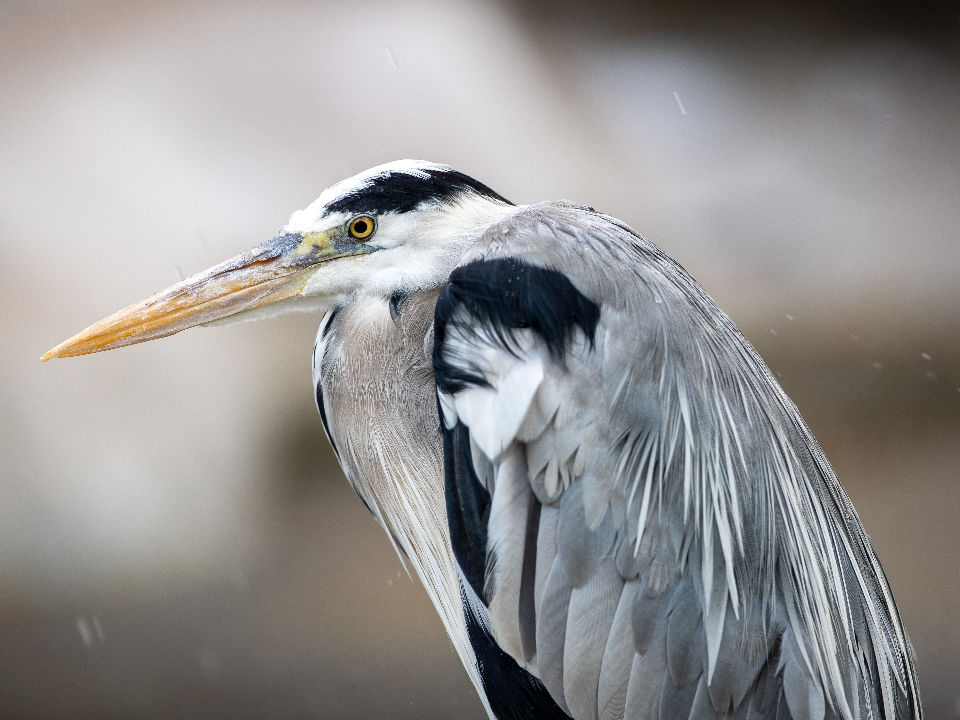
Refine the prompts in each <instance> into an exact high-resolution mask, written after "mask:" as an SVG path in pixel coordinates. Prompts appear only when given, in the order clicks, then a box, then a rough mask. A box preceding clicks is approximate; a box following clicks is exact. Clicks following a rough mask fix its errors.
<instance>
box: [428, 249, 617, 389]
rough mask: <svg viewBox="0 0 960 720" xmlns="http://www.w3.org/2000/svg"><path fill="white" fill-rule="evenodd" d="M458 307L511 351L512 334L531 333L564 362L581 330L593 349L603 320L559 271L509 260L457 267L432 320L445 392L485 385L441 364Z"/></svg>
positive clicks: (437, 369)
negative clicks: (526, 330) (446, 334)
mask: <svg viewBox="0 0 960 720" xmlns="http://www.w3.org/2000/svg"><path fill="white" fill-rule="evenodd" d="M460 308H463V309H465V310H466V311H467V313H469V315H470V316H471V317H473V318H475V319H476V320H478V321H479V322H481V323H486V324H488V325H489V326H490V328H491V329H492V330H493V331H494V333H495V335H496V337H497V338H498V339H499V340H500V341H501V342H502V343H503V346H504V347H505V348H506V349H508V350H511V349H512V348H514V347H515V343H514V341H513V331H514V330H517V329H520V328H532V329H533V330H535V331H536V332H537V333H539V334H540V336H541V337H543V339H544V342H546V344H547V347H548V348H549V350H550V353H551V354H552V355H553V356H554V357H556V358H562V357H563V353H564V351H565V349H566V346H567V343H568V342H569V341H570V339H571V336H572V335H573V331H574V329H575V328H577V327H579V328H580V329H581V330H583V332H584V334H585V335H586V336H587V338H589V340H590V343H591V345H592V344H593V340H594V333H595V331H596V329H597V323H598V322H599V321H600V306H599V305H598V304H597V303H595V302H593V301H592V300H590V299H589V298H588V297H586V296H585V295H584V294H583V293H581V292H580V291H579V290H577V288H575V287H574V285H573V283H572V282H570V280H569V278H567V276H566V275H564V274H563V273H561V272H559V271H557V270H551V269H549V268H543V267H538V266H536V265H531V264H529V263H526V262H524V261H522V260H520V259H518V258H510V257H508V258H497V259H494V260H476V261H474V262H471V263H468V264H467V265H463V266H461V267H458V268H456V269H455V270H454V271H453V272H452V273H451V274H450V278H449V280H447V284H446V285H444V287H443V291H442V292H441V293H440V297H439V299H438V300H437V308H436V312H435V316H434V321H435V324H434V327H435V335H434V338H435V340H434V345H433V368H434V372H435V374H436V378H437V387H439V388H440V390H441V391H443V392H446V393H452V392H457V391H458V390H462V389H463V388H464V387H465V386H467V385H477V384H484V380H483V378H481V377H479V376H478V375H476V374H473V373H471V372H469V371H467V370H464V369H461V368H457V367H453V366H452V365H450V364H449V363H447V362H446V361H444V359H443V355H442V349H443V340H444V330H445V328H446V325H447V323H448V322H449V321H450V320H451V318H452V317H453V315H454V313H455V312H456V311H457V310H458V309H460Z"/></svg>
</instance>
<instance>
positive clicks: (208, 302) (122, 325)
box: [41, 231, 371, 362]
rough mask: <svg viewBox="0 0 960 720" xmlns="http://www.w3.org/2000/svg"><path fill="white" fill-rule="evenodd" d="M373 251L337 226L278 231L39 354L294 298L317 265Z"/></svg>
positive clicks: (141, 336)
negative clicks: (341, 235)
mask: <svg viewBox="0 0 960 720" xmlns="http://www.w3.org/2000/svg"><path fill="white" fill-rule="evenodd" d="M370 251H371V249H369V248H368V247H367V246H365V245H357V244H354V243H348V242H342V241H340V240H339V238H338V237H337V236H336V231H328V232H325V233H305V234H302V235H301V234H299V233H298V234H289V235H279V236H277V237H275V238H273V239H272V240H268V241H267V242H265V243H263V244H262V245H259V246H258V247H255V248H254V249H253V250H249V251H247V252H245V253H243V254H241V255H237V256H236V257H235V258H233V259H231V260H227V261H226V262H225V263H221V264H220V265H217V266H216V267H213V268H210V269H209V270H207V271H206V272H202V273H200V274H198V275H194V276H193V277H191V278H188V279H186V280H184V281H183V282H180V283H178V284H176V285H174V286H173V287H170V288H167V289H166V290H164V291H162V292H159V293H157V294H156V295H153V296H151V297H148V298H147V299H146V300H141V301H140V302H138V303H134V304H133V305H131V306H130V307H127V308H124V309H123V310H121V311H120V312H117V313H114V314H113V315H111V316H110V317H108V318H105V319H103V320H101V321H100V322H98V323H95V324H93V325H91V326H90V327H88V328H87V329H86V330H84V331H83V332H81V333H79V334H78V335H74V336H73V337H72V338H70V339H69V340H67V341H66V342H62V343H60V344H59V345H57V346H56V347H55V348H53V349H52V350H50V351H49V352H48V353H46V354H45V355H44V356H43V357H42V358H41V359H42V360H43V361H44V362H46V361H47V360H49V359H50V358H54V357H72V356H74V355H86V354H88V353H94V352H101V351H103V350H112V349H114V348H118V347H123V346H124V345H133V344H134V343H140V342H146V341H147V340H154V339H156V338H161V337H166V336H167V335H173V334H174V333H178V332H180V331H181V330H186V329H187V328H190V327H194V326H195V325H202V324H203V323H208V322H212V321H214V320H219V319H221V318H225V317H228V316H230V315H235V314H236V313H239V312H244V311H245V310H252V309H253V308H256V307H260V306H261V305H267V304H269V303H275V302H278V301H280V300H286V299H288V298H292V297H296V296H298V295H300V293H301V292H303V288H304V286H305V285H306V284H307V280H309V278H310V276H311V275H312V274H313V273H314V271H315V270H316V266H317V265H318V264H320V263H323V262H328V261H330V260H334V259H336V258H340V257H345V256H347V255H358V254H365V253H367V252H370Z"/></svg>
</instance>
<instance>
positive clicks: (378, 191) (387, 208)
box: [327, 170, 513, 214]
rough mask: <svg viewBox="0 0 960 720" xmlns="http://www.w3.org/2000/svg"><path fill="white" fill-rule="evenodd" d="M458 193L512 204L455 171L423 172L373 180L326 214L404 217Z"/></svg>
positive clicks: (337, 203)
mask: <svg viewBox="0 0 960 720" xmlns="http://www.w3.org/2000/svg"><path fill="white" fill-rule="evenodd" d="M423 175H427V177H423ZM462 192H474V193H476V194H477V195H482V196H484V197H488V198H490V199H492V200H498V201H500V202H503V203H506V204H508V205H512V204H513V203H511V202H510V201H509V200H507V199H506V198H505V197H503V196H502V195H500V194H499V193H496V192H494V191H493V190H491V189H490V188H488V187H487V186H486V185H484V184H483V183H481V182H478V181H477V180H474V179H473V178H472V177H470V176H468V175H464V174H463V173H461V172H457V171H456V170H423V171H419V172H418V174H416V175H412V174H410V173H405V172H392V173H390V174H389V175H384V176H382V177H379V178H376V179H375V180H374V181H373V182H371V183H370V184H369V185H368V186H366V187H364V188H360V189H359V190H357V191H355V192H352V193H350V194H349V195H345V196H344V197H342V198H339V199H338V200H335V201H334V202H332V203H330V205H328V206H327V209H328V212H347V213H371V214H376V213H386V212H398V213H405V212H411V211H413V210H416V209H417V207H418V206H419V205H421V204H422V203H424V202H429V201H431V200H432V201H443V200H448V199H450V198H452V197H453V196H455V195H458V194H459V193H462Z"/></svg>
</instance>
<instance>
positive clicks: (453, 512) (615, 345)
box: [433, 202, 916, 720]
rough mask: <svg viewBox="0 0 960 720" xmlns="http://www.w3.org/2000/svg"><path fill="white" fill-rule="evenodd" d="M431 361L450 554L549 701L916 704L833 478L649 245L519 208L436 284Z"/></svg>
mask: <svg viewBox="0 0 960 720" xmlns="http://www.w3.org/2000/svg"><path fill="white" fill-rule="evenodd" d="M433 361H434V370H435V376H436V382H437V388H438V393H439V403H440V409H441V416H442V417H441V421H442V422H441V424H442V429H443V434H444V451H445V462H446V492H447V509H448V521H449V523H450V529H451V535H452V540H453V546H454V551H455V554H456V555H457V559H458V563H459V564H460V567H461V571H462V572H463V575H464V577H465V579H466V581H467V582H468V584H469V585H470V587H471V589H472V591H473V592H474V593H475V595H476V597H477V598H479V599H480V601H481V602H482V604H483V613H484V614H485V616H486V617H485V620H484V621H485V622H486V623H487V624H488V625H489V627H490V629H491V632H492V635H493V637H494V638H495V639H496V642H497V643H498V644H499V646H500V647H501V648H502V649H503V650H504V651H505V652H506V653H507V654H508V655H509V656H510V657H512V658H513V659H515V660H516V662H517V663H518V664H519V665H520V666H522V667H524V668H526V669H527V670H528V671H529V672H530V673H531V674H532V675H535V676H537V677H538V678H539V679H540V681H542V683H543V684H544V686H545V687H546V689H547V690H548V691H549V693H550V695H551V696H552V697H553V699H554V700H555V701H556V702H557V704H558V705H559V706H560V707H561V708H562V709H564V710H565V711H567V712H568V713H569V714H571V715H572V716H573V717H575V718H578V719H579V718H590V719H591V720H593V718H607V717H610V718H617V717H625V716H631V717H632V716H643V717H647V716H649V717H671V718H672V717H688V716H689V717H702V718H707V717H720V716H725V715H728V714H730V713H736V714H738V715H742V716H743V717H748V716H749V717H771V718H772V717H778V716H786V715H791V716H793V717H794V718H795V719H796V720H801V719H802V720H806V719H807V718H810V719H811V720H822V719H823V718H824V717H831V716H841V715H852V716H862V717H872V716H874V715H877V716H879V714H880V713H881V712H882V708H883V706H884V705H885V706H886V707H888V708H895V709H894V712H892V713H890V714H889V717H908V716H909V714H910V713H912V712H914V710H915V709H916V697H915V687H914V685H913V684H912V683H913V682H915V681H914V680H913V677H912V667H911V663H912V661H911V658H910V657H909V649H908V646H907V643H906V640H905V635H902V626H900V621H899V617H897V615H896V609H895V607H894V606H892V601H889V599H888V597H889V593H888V591H886V592H885V591H884V590H885V580H884V579H883V577H882V571H880V570H879V565H877V564H876V561H875V558H874V557H873V556H872V551H870V550H869V544H868V543H867V544H866V548H867V552H866V555H864V554H863V553H860V554H859V555H858V553H857V551H856V550H855V549H854V550H851V549H850V548H851V547H852V546H856V545H858V543H859V545H863V543H864V542H866V541H865V535H863V531H862V528H860V526H859V521H857V520H856V516H855V514H853V515H852V518H853V519H852V520H850V519H849V517H847V516H845V515H844V511H846V510H847V508H846V507H845V506H843V504H844V502H846V503H847V505H848V504H849V501H846V497H845V495H843V492H842V489H840V488H839V485H838V484H837V483H836V478H835V477H834V476H833V474H832V470H830V468H829V465H828V464H826V461H825V459H823V458H822V453H820V451H819V448H818V447H817V446H816V442H815V441H814V440H813V437H812V435H810V434H809V431H808V430H807V429H806V426H805V425H804V424H803V421H802V419H800V417H799V414H797V413H796V408H795V407H794V406H793V404H792V403H791V402H790V401H789V399H787V398H786V396H785V395H784V394H783V392H782V390H781V389H780V388H779V386H778V385H777V384H776V382H775V381H774V380H773V379H772V376H771V375H770V373H769V371H768V370H767V369H766V367H765V365H764V364H763V363H762V361H761V360H760V358H759V356H757V355H756V353H755V352H754V351H753V348H752V347H751V346H750V344H749V343H748V342H747V341H746V339H745V338H744V337H743V335H742V334H741V333H740V332H739V330H738V329H737V328H736V326H735V325H734V324H733V323H732V322H731V321H730V320H729V318H727V316H726V315H724V314H723V313H722V312H721V311H720V310H719V308H717V306H716V305H715V304H714V303H713V301H712V300H711V299H710V298H709V296H707V294H706V293H705V292H704V291H703V290H702V289H701V288H700V286H699V285H698V284H697V283H696V282H695V281H694V280H693V279H692V278H691V277H690V276H689V275H688V274H687V273H686V272H685V271H684V270H683V268H681V267H680V266H679V265H678V264H677V263H675V262H674V261H673V260H671V259H670V258H669V257H667V256H666V255H665V254H664V253H663V252H662V251H660V249H659V248H657V247H656V246H655V245H653V244H652V243H650V242H648V241H646V240H644V239H643V238H642V237H640V236H639V235H638V234H637V233H635V232H634V231H632V230H631V229H630V228H629V227H627V226H626V225H624V224H623V223H620V222H619V221H617V220H615V219H613V218H610V217H608V216H605V215H603V214H601V213H598V212H596V211H595V210H593V209H591V208H586V207H582V206H577V205H574V204H571V203H565V202H551V203H542V204H539V205H533V206H528V207H524V208H520V209H518V211H517V212H516V213H514V214H512V215H510V216H508V217H506V218H504V219H503V220H502V221H500V222H499V223H497V224H495V225H493V226H491V227H490V228H489V229H488V230H487V232H486V233H485V234H484V235H483V237H482V238H481V239H480V240H479V241H478V242H477V243H476V244H475V245H474V246H473V247H472V248H471V249H470V250H469V251H468V253H467V254H466V255H465V256H464V258H463V260H462V261H461V263H460V264H459V266H458V267H457V268H456V269H455V270H454V271H453V272H452V273H451V275H450V277H449V280H448V282H447V283H446V285H445V286H444V288H443V289H442V291H441V293H440V296H439V299H438V302H437V306H436V312H435V342H434V353H433ZM842 506H843V507H842ZM844 518H846V519H844ZM868 556H869V557H868ZM864 578H867V580H866V581H865V580H864ZM857 652H859V653H860V654H859V655H857ZM874 686H875V687H876V688H880V689H877V690H873V689H871V688H872V687H874ZM881 694H882V695H883V698H882V699H881V698H880V695H881Z"/></svg>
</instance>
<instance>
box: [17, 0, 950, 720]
mask: <svg viewBox="0 0 960 720" xmlns="http://www.w3.org/2000/svg"><path fill="white" fill-rule="evenodd" d="M403 157H413V158H423V159H429V160H434V161H440V162H447V163H449V164H451V165H453V166H455V167H456V168H457V169H459V170H461V171H464V172H466V173H468V174H471V175H473V176H475V177H477V178H478V179H480V180H482V181H483V182H485V183H487V184H488V185H490V186H492V187H493V188H495V189H497V190H498V191H499V192H501V193H503V194H504V195H506V196H507V197H509V198H511V199H513V200H514V201H516V202H521V203H525V202H535V201H538V200H543V199H549V198H567V199H571V200H575V201H578V202H581V203H585V204H590V205H593V206H594V207H597V208H599V209H602V210H604V211H606V212H608V213H610V214H612V215H615V216H618V217H620V218H622V219H624V220H625V221H627V222H628V223H630V224H631V225H632V226H633V227H635V228H636V229H637V230H638V231H640V232H641V233H642V234H644V235H645V236H647V237H648V238H650V239H651V240H653V241H655V242H656V243H658V244H659V245H660V246H661V247H662V248H663V249H664V250H666V251H667V252H668V253H669V254H671V255H672V256H673V257H675V258H677V259H678V260H679V261H680V262H681V263H682V264H683V265H684V266H685V267H686V268H687V269H688V270H689V271H690V272H691V273H692V274H693V275H694V276H695V277H696V278H697V279H698V280H699V281H700V282H701V283H702V284H703V285H704V287H705V288H706V289H707V291H708V292H710V293H711V294H712V295H713V297H714V298H715V299H716V300H717V301H718V302H719V304H720V305H721V307H723V308H724V309H725V310H726V311H727V312H728V313H729V314H730V315H731V316H732V317H733V319H734V320H735V321H736V322H737V323H738V324H739V325H740V327H741V328H742V329H743V330H744V332H745V333H746V334H747V336H748V337H749V338H750V340H751V341H752V342H753V343H754V344H755V346H756V347H757V349H758V350H759V351H760V353H761V355H762V356H763V357H764V359H765V360H766V361H767V363H768V364H769V365H770V366H771V368H772V369H773V370H774V371H775V372H776V374H777V376H778V377H779V378H780V381H781V382H782V384H783V386H784V387H785V388H786V390H787V392H788V393H789V394H790V395H791V397H792V398H793V399H794V401H795V402H796V403H797V405H798V406H799V407H800V410H801V412H802V413H803V415H804V417H805V418H806V419H807V421H808V423H809V424H810V425H811V427H812V429H813V431H814V433H815V434H816V436H817V438H818V439H819V440H820V442H821V444H822V445H823V447H824V449H825V451H826V453H827V456H828V457H829V458H830V459H831V461H832V462H833V463H834V466H835V468H836V469H837V472H838V474H839V476H840V478H841V480H842V481H843V483H844V485H845V486H846V488H847V490H848V491H849V493H850V495H851V496H852V498H853V501H854V503H855V505H856V507H857V509H858V511H859V512H860V515H861V518H862V519H863V522H864V524H865V526H866V529H867V532H868V533H869V534H870V535H871V537H872V539H873V542H874V545H875V547H876V549H877V552H878V553H879V556H880V558H881V560H882V562H883V565H884V568H885V569H886V572H887V574H888V576H889V579H890V583H891V585H892V586H893V590H894V593H895V595H896V598H897V600H898V602H899V605H900V609H901V612H902V614H903V617H904V620H905V622H906V625H907V628H908V630H909V632H910V634H911V637H912V639H913V643H914V646H915V648H916V652H917V660H918V664H919V672H920V681H921V687H922V691H923V695H924V700H925V706H926V710H927V716H928V717H929V718H933V719H935V720H936V719H941V718H942V719H949V718H958V717H960V525H958V521H957V518H958V516H960V312H958V311H960V6H958V5H957V3H956V2H942V3H937V2H926V3H924V2H906V1H904V2H899V3H898V2H887V3H872V2H868V1H867V0H862V1H859V2H858V1H856V0H843V1H840V2H826V0H822V1H821V2H815V1H814V2H808V3H802V2H787V1H785V2H777V3H764V2H760V1H759V0H757V1H756V2H750V1H746V2H731V3H728V4H725V5H722V4H719V3H708V2H698V1H696V0H683V1H680V2H669V3H668V2H658V1H650V2H641V1H638V2H625V1H624V2H616V1H614V0H603V1H601V2H595V3H578V2H572V1H570V2H548V1H547V0H543V1H540V0H515V1H513V2H511V1H509V0H503V1H501V2H496V1H486V0H485V1H480V2H478V1H476V0H462V1H459V2H458V1H454V2H440V1H439V0H416V1H413V2H402V3H400V2H397V3H390V2H372V1H368V0H362V1H357V2H297V1H296V0H282V1H273V2H258V1H256V0H230V1H229V2H227V1H217V0H199V1H198V2H177V1H173V0H171V1H169V2H160V1H154V0H132V1H126V2H120V1H119V0H19V1H17V0H0V323H2V325H0V327H2V332H0V369H2V373H0V717H2V718H15V719H23V720H30V719H34V718H36V719H41V718H43V719H46V718H57V719H59V718H63V719H67V718H69V719H71V720H73V719H80V718H96V719H98V720H113V719H116V720H121V719H127V718H131V719H133V718H143V719H150V720H152V719H153V718H241V719H242V718H284V719H286V718H297V719H304V718H361V717H362V718H378V717H384V718H386V717H391V718H432V717H438V718H439V717H463V718H478V719H479V718H481V717H482V716H483V713H482V709H481V706H480V703H479V702H478V701H477V699H476V698H475V696H474V692H473V689H472V687H471V686H470V685H469V682H468V681H467V679H466V675H465V673H464V672H463V670H462V669H461V668H460V666H459V663H458V661H457V659H456V656H455V655H454V653H453V651H452V650H451V648H450V646H449V644H448V642H447V640H446V639H445V637H444V635H443V631H442V628H441V625H440V622H439V620H438V619H437V617H436V615H435V613H434V611H433V609H432V608H431V607H430V605H429V602H428V600H427V597H426V595H425V594H424V592H423V591H422V590H421V589H420V587H419V585H418V584H417V583H416V582H414V581H411V580H410V579H409V577H408V576H407V574H406V571H405V570H404V568H403V566H402V564H401V561H400V560H399V558H398V557H397V556H396V555H395V554H394V553H393V551H392V550H391V548H390V545H389V543H388V542H387V540H386V538H385V536H384V535H383V533H382V532H381V531H380V529H379V528H378V527H377V526H376V525H375V523H374V522H373V520H372V518H371V517H370V516H369V515H368V514H367V512H366V510H365V509H364V508H363V506H362V504H361V503H360V502H359V501H358V500H357V499H356V497H355V496H354V494H353V492H352V491H351V490H350V489H349V488H348V486H347V484H346V481H345V480H344V479H343V477H342V475H341V474H340V471H339V469H338V468H337V467H336V464H335V462H334V459H333V456H332V453H331V452H330V450H329V448H328V446H327V443H326V441H325V440H324V439H323V436H322V429H321V426H320V422H319V419H318V418H317V415H316V410H315V408H314V406H313V400H312V391H311V385H310V369H309V358H310V351H311V348H312V344H313V339H314V333H315V330H316V326H317V324H318V322H319V318H318V317H313V316H305V315H297V316H287V317H282V318H278V319H276V320H273V321H270V322H261V323H251V324H244V325H239V326H233V327H227V328H220V329H215V330H204V329H199V330H192V331H190V332H187V333H184V334H181V335H178V336H176V337H173V338H169V339H165V340H162V341H159V342H154V343H149V344H146V345H139V346H135V347H131V348H126V349H123V350H121V351H117V352H112V353H106V354H100V355H94V356H90V357H84V358H77V359H70V360H66V361H65V360H57V361H54V362H51V363H48V364H45V365H42V364H41V363H40V362H39V356H40V355H41V354H42V353H43V352H44V351H45V350H47V349H48V348H50V347H52V346H53V345H55V344H57V343H59V342H60V341H61V340H63V339H65V338H67V337H69V336H70V335H73V334H74V333H75V332H77V331H79V330H81V329H82V328H84V327H85V326H87V325H88V324H90V323H92V322H93V321H95V320H98V319H100V318H101V317H104V316H106V315H108V314H110V313H112V312H113V311H115V310H117V309H119V308H121V307H124V306H126V305H127V304H129V303H131V302H133V301H135V300H138V299H140V298H142V297H145V296H147V295H148V294H150V293H152V292H154V291H156V290H158V289H161V288H163V287H166V286H167V285H170V284H172V283H173V282H175V281H176V280H177V279H178V278H179V277H181V276H185V275H190V274H192V273H194V272H197V271H200V270H202V269H205V268H206V267H208V266H210V265H213V264H215V263H217V262H219V261H221V260H223V259H226V258H227V257H230V256H232V255H234V254H236V253H238V252H240V251H243V250H245V249H248V248H250V247H253V246H254V245H256V244H258V243H259V242H261V241H262V240H264V239H267V238H269V237H272V236H273V234H275V231H276V230H277V229H278V228H279V227H280V226H281V225H283V224H284V223H285V222H286V219H287V218H288V217H289V215H290V213H291V212H292V211H294V210H296V209H298V208H300V207H303V206H305V205H306V204H308V203H309V202H310V201H312V200H313V199H314V198H315V197H316V196H317V195H318V194H319V193H320V191H321V190H322V189H323V188H325V187H327V186H328V185H330V184H332V183H333V182H336V181H337V180H339V179H341V178H343V177H346V176H349V175H352V174H354V173H356V172H359V171H361V170H363V169H365V168H367V167H369V166H372V165H376V164H379V163H382V162H385V161H388V160H392V159H397V158H403Z"/></svg>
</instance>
